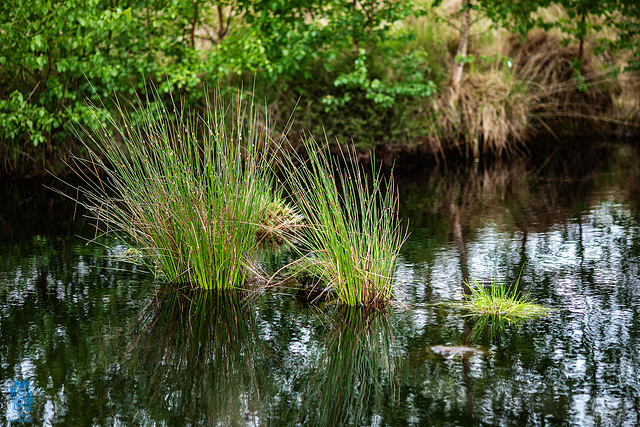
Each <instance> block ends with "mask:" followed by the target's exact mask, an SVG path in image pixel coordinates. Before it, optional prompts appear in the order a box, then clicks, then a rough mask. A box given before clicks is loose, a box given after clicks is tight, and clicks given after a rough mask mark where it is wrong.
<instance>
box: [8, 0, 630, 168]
mask: <svg viewBox="0 0 640 427" xmlns="http://www.w3.org/2000/svg"><path fill="white" fill-rule="evenodd" d="M639 19H640V6H639V5H637V4H636V2H635V1H631V0H618V1H616V2H609V1H604V0H596V1H591V0H577V1H569V0H558V1H548V0H532V1H528V2H524V3H522V2H518V3H516V2H502V1H497V0H487V1H472V0H446V1H440V0H436V1H435V2H431V1H427V0H396V1H390V2H386V1H385V2H382V1H377V0H331V1H328V2H327V1H322V2H320V1H317V0H303V1H297V2H289V1H277V0H256V1H243V0H233V1H232V0H221V1H203V0H189V1H186V0H173V1H168V0H150V1H146V2H135V1H130V0H109V1H106V0H98V1H92V2H84V1H79V0H71V1H64V2H62V1H49V2H42V1H38V0H22V1H13V2H2V4H1V5H0V28H1V29H2V30H1V31H0V141H1V142H0V173H1V174H2V175H5V176H6V175H17V176H31V175H34V174H39V173H43V171H44V170H54V171H56V170H60V169H61V166H62V164H63V163H62V162H61V160H67V159H69V158H70V156H72V155H78V154H83V152H84V150H86V148H85V147H84V146H83V145H82V144H81V143H80V142H79V141H78V140H77V139H76V138H75V137H74V135H73V133H72V132H71V131H70V126H69V124H70V123H71V122H72V121H74V122H77V123H79V124H80V125H86V124H88V123H89V121H90V120H91V117H92V112H91V109H90V108H89V107H88V106H87V102H86V101H90V102H91V103H93V104H94V105H99V106H100V108H102V109H104V110H105V112H113V111H116V110H117V109H118V106H117V105H115V104H114V103H110V102H109V101H108V100H110V99H115V98H116V96H117V97H118V99H121V100H123V99H132V100H133V98H134V97H135V94H136V93H143V92H144V90H146V89H147V88H148V87H150V85H152V86H153V87H155V88H156V92H157V95H158V97H159V99H157V100H154V102H159V103H160V104H165V105H174V104H177V105H180V106H181V108H182V107H184V108H185V109H189V111H199V112H200V113H201V114H203V115H205V114H206V111H205V110H206V101H205V99H206V96H207V95H206V94H207V92H208V91H214V90H217V91H218V92H219V93H220V94H221V95H222V96H223V97H225V96H228V97H231V95H232V94H234V93H236V92H237V90H238V88H244V91H245V93H248V92H254V97H255V99H260V100H265V102H266V104H267V106H268V108H269V110H270V112H271V114H272V115H273V116H274V117H275V119H276V120H278V121H279V123H281V124H285V123H290V124H291V125H290V126H289V132H288V134H287V136H288V138H289V140H290V142H292V143H294V144H295V143H296V142H297V141H299V142H301V141H302V139H303V138H302V135H304V134H305V133H309V134H311V135H313V136H314V137H315V138H316V139H318V140H324V139H325V135H326V136H327V137H328V138H329V140H331V141H340V142H341V143H343V144H354V145H355V146H356V147H357V148H358V149H359V150H361V152H362V153H365V155H366V153H367V152H368V151H370V150H372V149H374V148H378V149H384V150H385V152H387V153H390V156H391V157H395V156H399V155H400V153H415V152H421V153H425V154H427V155H429V156H432V157H434V158H436V159H438V160H443V159H444V160H447V161H448V160H450V159H452V158H454V157H459V156H463V157H468V158H472V157H479V156H504V155H509V154H514V153H523V152H525V153H526V152H527V151H528V150H530V149H531V147H532V146H533V145H534V141H535V140H536V138H537V137H539V136H540V135H543V136H544V137H545V138H547V139H549V138H551V139H552V140H554V141H556V143H558V144H562V143H563V141H565V140H567V139H569V138H570V137H575V136H577V135H580V136H583V135H593V134H595V133H609V134H610V133H613V134H624V135H628V134H636V133H637V131H638V126H639V125H640V96H639V95H640V89H639V86H640V75H639V74H638V71H637V69H638V68H639V67H640V61H639V52H640V50H639V48H640V38H639V37H638V32H639V31H640V20H639ZM119 107H120V108H125V109H126V108H127V106H126V103H123V105H120V106H119ZM105 117H106V115H105ZM132 120H134V121H135V120H136V118H135V117H133V118H132Z"/></svg>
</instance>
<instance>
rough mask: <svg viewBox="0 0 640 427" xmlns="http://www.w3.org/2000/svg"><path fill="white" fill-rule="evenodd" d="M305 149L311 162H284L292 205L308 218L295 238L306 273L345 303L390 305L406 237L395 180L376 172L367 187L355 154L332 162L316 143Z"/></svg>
mask: <svg viewBox="0 0 640 427" xmlns="http://www.w3.org/2000/svg"><path fill="white" fill-rule="evenodd" d="M304 146H305V148H306V155H307V156H308V157H305V158H303V157H302V155H298V154H294V155H291V156H290V157H287V158H285V161H284V162H283V166H284V168H285V170H287V171H288V172H289V173H290V179H289V180H288V181H287V183H286V184H287V185H288V186H289V187H290V191H291V196H292V200H293V202H294V203H295V204H296V206H297V207H298V209H299V210H300V212H301V214H302V215H303V216H304V217H305V225H304V227H301V228H300V229H299V230H298V233H297V235H296V236H295V239H294V240H295V242H296V244H295V247H296V248H297V251H298V254H299V256H300V259H301V260H304V261H305V262H304V264H305V265H304V268H305V269H307V270H309V271H310V272H312V274H313V275H317V276H319V277H320V278H321V281H322V282H323V283H324V285H325V286H326V288H325V289H326V290H330V291H334V292H335V293H336V295H337V298H338V300H339V301H340V302H342V303H344V304H347V305H351V306H354V305H374V304H378V303H384V302H387V301H389V299H390V298H391V296H392V289H393V274H394V271H395V264H396V259H397V256H398V253H399V251H400V247H401V246H402V244H403V243H404V240H405V239H406V235H407V233H406V231H403V230H402V229H401V227H400V221H399V219H398V211H397V209H398V197H397V193H396V190H395V187H394V184H393V179H389V180H385V179H384V177H383V176H382V174H381V172H380V170H378V171H377V172H374V173H373V179H372V182H368V180H367V177H366V175H365V172H364V170H363V168H362V167H361V166H360V165H359V163H358V162H357V159H356V158H355V153H354V152H352V151H350V152H348V153H345V152H344V151H341V155H339V156H337V157H333V156H331V154H330V153H328V151H327V149H326V147H319V146H318V145H317V144H316V142H315V141H314V140H313V139H308V140H306V141H305V144H304ZM341 163H342V164H341ZM294 263H295V262H294Z"/></svg>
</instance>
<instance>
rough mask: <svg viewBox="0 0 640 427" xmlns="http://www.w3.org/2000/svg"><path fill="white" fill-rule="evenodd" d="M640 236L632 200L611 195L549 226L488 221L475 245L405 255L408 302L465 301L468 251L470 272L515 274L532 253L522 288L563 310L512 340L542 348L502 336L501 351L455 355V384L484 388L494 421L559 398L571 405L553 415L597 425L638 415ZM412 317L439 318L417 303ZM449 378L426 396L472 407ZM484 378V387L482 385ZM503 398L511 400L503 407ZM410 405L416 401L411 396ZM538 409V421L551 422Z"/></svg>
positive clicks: (627, 421)
mask: <svg viewBox="0 0 640 427" xmlns="http://www.w3.org/2000/svg"><path fill="white" fill-rule="evenodd" d="M639 235H640V233H639V227H638V225H637V223H635V222H634V220H633V219H632V213H631V210H630V209H629V207H628V206H626V205H624V204H620V203H615V202H613V201H610V200H608V199H606V198H605V201H602V202H599V203H597V204H595V206H592V207H591V208H590V209H588V210H586V211H584V212H583V213H582V215H580V216H579V217H576V218H573V219H572V220H569V221H567V222H566V223H565V224H557V225H553V226H551V227H550V228H549V229H548V230H547V231H544V232H528V233H526V234H525V233H524V232H522V231H515V232H509V231H505V227H504V226H500V225H498V224H496V223H488V224H486V225H484V226H482V227H480V228H478V229H476V230H475V232H474V234H473V238H472V240H469V241H465V242H464V250H465V251H466V253H465V254H464V255H463V254H462V253H461V251H460V248H459V247H458V246H457V245H456V244H453V243H451V244H445V245H443V247H442V248H440V249H434V250H433V259H432V260H430V261H426V262H417V263H413V264H412V263H411V262H410V260H409V259H407V258H406V257H405V258H402V259H401V260H400V267H399V268H398V271H397V277H398V281H399V283H400V285H399V288H400V289H398V295H399V297H400V298H401V300H402V301H403V303H405V304H407V305H413V306H418V307H420V306H422V304H421V303H425V302H426V303H434V302H435V303H437V302H439V301H447V300H451V299H459V298H461V292H462V288H461V286H460V284H461V281H462V273H461V271H462V268H461V264H462V263H464V262H465V261H466V263H467V266H468V270H469V273H470V274H471V275H472V276H473V277H475V278H477V279H478V280H479V281H481V282H485V283H486V282H488V281H489V280H490V278H492V277H494V278H497V280H498V281H499V282H508V283H512V282H513V281H514V280H515V277H516V276H517V273H518V271H517V268H518V266H519V265H521V263H522V262H523V261H526V265H525V268H524V271H523V277H522V279H521V286H523V287H524V288H525V289H527V290H529V291H530V292H531V296H532V297H534V298H536V299H537V300H538V301H539V302H541V303H543V304H545V305H548V306H551V307H553V308H554V309H556V310H557V311H556V312H554V313H553V314H552V315H551V316H549V317H547V318H543V319H541V320H539V321H537V322H530V323H527V324H525V325H523V326H522V327H521V328H520V330H519V332H516V334H521V336H511V337H510V338H508V340H511V341H512V342H515V343H517V342H518V341H526V340H528V339H531V342H532V344H533V347H530V346H525V348H527V349H528V350H527V351H526V352H523V351H522V350H520V351H518V350H516V348H517V345H516V348H514V349H511V350H509V349H508V347H507V348H506V349H502V348H500V345H497V346H496V345H495V344H494V347H493V348H494V349H495V350H496V352H495V353H491V354H489V353H487V354H483V355H473V356H472V357H470V358H469V360H468V361H462V360H461V359H459V358H458V359H455V358H454V359H451V360H446V361H445V362H444V364H445V365H444V366H445V367H446V369H448V370H449V371H450V373H449V375H451V376H452V378H458V380H457V381H456V380H454V383H453V384H458V385H461V384H462V385H465V386H466V387H470V388H471V389H472V390H474V392H473V393H474V395H475V397H474V406H475V407H476V408H477V409H478V410H480V411H482V412H483V416H482V417H481V418H482V419H483V421H484V422H488V423H492V422H495V423H499V422H500V421H499V420H504V419H505V414H506V413H509V411H513V413H514V414H515V413H518V412H519V411H520V410H521V409H522V408H525V407H526V408H528V409H529V410H532V411H534V412H535V411H536V410H539V411H545V410H551V411H552V412H553V410H552V408H553V407H554V406H556V407H557V408H556V409H559V408H562V407H563V406H564V409H562V410H561V411H560V412H556V413H555V415H551V414H549V417H550V418H549V419H547V421H550V420H551V419H553V417H554V416H555V417H556V419H557V417H558V416H559V415H560V419H573V420H574V421H575V422H577V423H578V424H585V425H593V424H600V423H602V422H604V423H605V424H610V423H611V424H616V425H618V424H619V425H635V424H634V423H635V422H637V421H638V417H640V413H639V411H640V408H639V406H638V399H640V380H639V377H640V360H639V359H640V347H639V346H638V340H639V336H638V332H639V329H640V328H639V321H638V316H639V312H640V286H639V283H640V282H639V281H638V277H637V272H638V262H639V260H638V259H637V257H635V258H634V257H632V256H630V251H631V249H632V247H633V239H638V236H639ZM636 244H637V243H636ZM636 251H637V249H636ZM465 255H466V258H465ZM427 306H428V304H427ZM407 318H410V319H411V323H412V333H413V334H415V336H416V337H417V336H420V335H422V334H427V330H428V328H430V327H431V328H433V327H434V326H433V325H434V324H437V323H438V320H436V316H434V315H433V313H432V312H431V311H430V310H428V309H426V310H422V309H416V310H414V311H413V312H411V313H410V314H408V315H407ZM447 319H448V317H447ZM447 319H445V320H444V324H449V325H450V328H454V329H451V330H452V332H453V331H455V330H456V329H457V330H460V328H461V326H460V325H461V321H460V320H459V319H458V320H457V321H455V320H454V321H450V320H447ZM440 323H441V324H442V321H440ZM456 324H457V325H458V326H456ZM438 340H439V341H438ZM456 340H457V342H458V343H461V342H460V338H457V339H456V338H455V333H454V334H453V335H450V336H449V337H446V336H445V337H444V339H443V337H440V338H438V337H435V339H434V340H433V341H431V342H430V344H431V345H433V344H443V343H454V344H455V343H456ZM511 345H514V344H513V343H512V344H510V346H511ZM514 350H515V351H514ZM431 363H432V362H428V363H427V364H426V365H425V366H426V367H428V368H427V370H429V369H435V370H436V371H438V372H439V371H441V370H442V369H444V368H443V367H442V366H440V367H439V368H437V367H434V366H437V365H431ZM505 363H506V365H505ZM460 371H465V374H464V375H461V374H460ZM421 374H422V376H424V372H422V373H421ZM440 375H442V373H441V374H440ZM505 375H506V376H505ZM442 378H443V377H441V376H440V377H438V376H436V377H426V378H425V380H424V382H423V384H422V387H421V390H422V394H423V397H424V398H433V399H437V397H436V396H438V393H441V394H443V395H445V396H447V398H446V400H447V401H449V402H451V401H452V400H451V399H453V401H458V404H459V406H461V407H462V406H464V405H465V404H468V403H465V402H466V401H465V398H464V393H463V391H460V390H456V389H455V387H452V384H451V383H448V382H446V381H444V382H443V379H442ZM444 378H446V375H445V377H444ZM481 380H482V381H484V382H485V383H484V384H483V386H479V385H478V381H481ZM496 400H497V401H500V400H503V403H502V405H501V406H502V407H503V408H502V409H500V410H498V407H497V406H496ZM554 402H555V403H554ZM405 404H406V405H407V406H413V405H412V404H411V402H409V400H407V402H405ZM416 410H417V409H416ZM565 410H566V411H568V412H567V413H566V414H565V415H562V412H563V411H565ZM503 411H504V412H503ZM531 416H532V417H533V418H529V419H528V421H527V423H531V424H538V423H541V422H542V418H538V419H536V417H535V416H533V415H531ZM538 416H539V417H542V414H538ZM627 417H630V418H627ZM506 418H507V419H508V416H507V417H506Z"/></svg>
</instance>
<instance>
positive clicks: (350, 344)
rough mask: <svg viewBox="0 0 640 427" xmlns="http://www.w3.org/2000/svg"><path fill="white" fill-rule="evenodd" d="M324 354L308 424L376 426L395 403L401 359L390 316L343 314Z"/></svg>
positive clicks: (310, 390) (307, 409) (310, 393)
mask: <svg viewBox="0 0 640 427" xmlns="http://www.w3.org/2000/svg"><path fill="white" fill-rule="evenodd" d="M333 322H334V323H333V326H332V328H331V330H330V331H329V333H328V335H327V337H326V339H325V343H324V347H323V351H321V352H320V353H319V354H318V355H317V356H316V363H315V364H316V368H315V369H314V372H313V373H312V374H311V377H310V380H309V383H308V386H307V392H306V396H305V403H304V406H303V416H302V418H301V421H302V423H303V424H306V425H308V424H311V425H371V424H374V420H375V419H376V417H379V414H380V412H381V409H382V402H383V400H386V401H387V403H389V402H393V400H394V392H395V388H396V386H397V384H396V378H395V375H396V372H395V371H396V365H397V363H398V358H397V357H398V355H397V352H396V350H395V348H394V340H393V335H392V333H391V325H390V323H389V315H388V313H386V312H382V311H379V310H375V311H371V312H369V311H365V310H360V309H357V308H355V309H354V308H347V309H344V310H341V311H340V312H339V314H338V316H337V317H336V318H335V319H334V321H333Z"/></svg>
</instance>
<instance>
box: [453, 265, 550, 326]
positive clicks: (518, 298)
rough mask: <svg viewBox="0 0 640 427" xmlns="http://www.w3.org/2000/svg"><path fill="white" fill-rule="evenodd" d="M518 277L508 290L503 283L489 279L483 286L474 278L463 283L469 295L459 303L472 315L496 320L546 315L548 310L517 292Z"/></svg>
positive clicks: (514, 319)
mask: <svg viewBox="0 0 640 427" xmlns="http://www.w3.org/2000/svg"><path fill="white" fill-rule="evenodd" d="M519 283H520V276H518V279H517V280H516V282H515V283H514V284H513V286H511V290H509V289H508V287H507V285H506V284H504V283H498V282H497V280H496V279H495V278H493V277H492V278H491V282H490V284H489V286H483V285H482V284H480V283H479V282H478V281H477V280H476V278H475V277H473V276H472V277H471V280H469V281H467V282H465V286H466V287H467V288H468V289H469V291H470V293H469V294H465V299H464V301H462V302H461V306H462V308H463V309H465V310H468V311H469V312H471V313H472V314H474V315H481V316H492V317H494V318H495V319H497V320H511V321H517V320H524V319H530V318H535V317H538V316H542V315H545V314H548V313H549V311H550V309H549V308H546V307H543V306H541V305H538V304H536V303H535V302H534V301H533V300H531V299H530V297H529V295H528V294H523V293H522V292H520V291H519V289H518V285H519Z"/></svg>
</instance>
